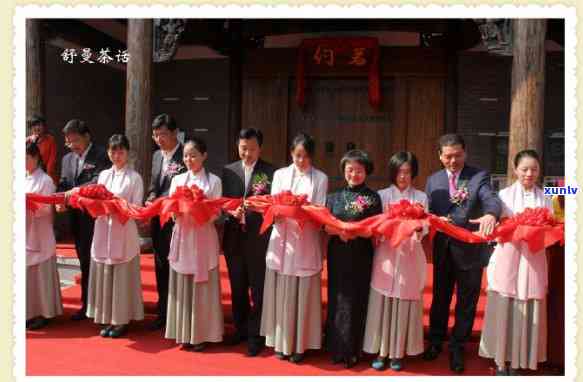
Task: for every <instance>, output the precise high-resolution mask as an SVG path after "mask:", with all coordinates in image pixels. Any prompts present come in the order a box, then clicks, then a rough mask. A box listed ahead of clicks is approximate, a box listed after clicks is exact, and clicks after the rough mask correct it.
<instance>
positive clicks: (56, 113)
mask: <svg viewBox="0 0 583 382" xmlns="http://www.w3.org/2000/svg"><path fill="white" fill-rule="evenodd" d="M545 24H546V25H543V27H544V29H541V30H540V31H538V32H537V33H539V34H541V33H542V40H541V44H542V45H541V46H542V48H541V49H543V50H544V52H545V54H544V55H542V58H543V60H542V61H543V66H542V67H541V68H539V69H538V70H539V71H540V74H541V75H542V76H543V78H542V82H541V81H540V79H539V80H538V81H539V89H538V90H537V91H538V93H540V97H541V101H542V99H544V102H541V104H540V105H541V108H540V110H537V111H536V114H537V115H539V114H540V116H542V118H543V120H542V122H541V123H539V124H540V126H539V127H537V129H539V130H540V131H538V130H535V131H538V132H537V133H536V134H538V135H540V138H537V139H538V142H539V143H537V144H535V147H536V145H539V144H540V145H541V148H543V146H544V157H545V161H544V162H545V175H546V176H561V175H562V174H563V158H564V155H563V154H564V148H563V147H564V145H563V137H564V112H563V110H564V95H563V94H564V68H563V62H564V55H563V33H564V32H563V31H564V25H563V21H562V20H549V21H548V22H546V23H545ZM28 28H29V29H28V32H29V36H27V41H28V42H29V48H28V57H29V58H31V59H32V58H34V56H35V55H37V56H38V57H37V58H36V59H35V60H31V61H29V63H30V62H32V63H33V64H31V65H29V67H28V72H29V77H28V78H30V79H31V80H30V81H29V85H28V86H29V89H30V90H31V91H30V92H29V93H28V94H29V95H30V97H29V102H28V111H29V113H32V111H33V110H35V111H37V112H40V113H42V114H44V115H45V116H46V118H47V121H48V125H49V128H50V130H52V131H53V133H54V134H55V135H56V136H57V137H59V135H60V134H59V132H60V130H61V128H62V127H63V126H64V124H65V122H66V121H67V120H69V119H71V118H81V119H83V120H85V121H87V122H88V123H89V126H90V127H91V128H92V130H93V132H94V135H95V139H96V140H97V141H99V142H105V140H106V139H107V138H108V137H109V136H110V135H111V134H113V133H115V132H126V133H127V134H128V135H129V136H130V138H131V140H132V143H133V146H134V148H136V149H137V157H136V159H138V161H137V164H138V166H140V167H141V168H142V169H143V170H144V171H146V170H147V169H148V168H149V155H150V153H151V149H152V142H151V138H150V129H149V126H150V121H151V118H152V116H153V115H155V114H157V113H161V112H166V113H170V114H172V115H173V116H175V117H176V119H177V121H178V125H179V128H180V129H181V131H182V132H183V133H184V134H185V135H186V136H187V137H188V136H192V135H199V136H202V137H204V138H205V139H206V140H207V141H208V143H209V146H210V156H209V158H210V160H209V166H210V168H211V169H213V170H215V171H218V170H219V169H220V167H221V166H222V165H223V164H224V163H226V162H227V161H229V160H231V159H234V157H235V150H234V144H233V142H234V137H235V134H236V131H237V130H238V129H240V128H241V127H256V128H259V129H261V130H262V131H263V132H264V134H265V145H264V157H265V158H266V159H267V160H270V161H272V162H274V163H275V164H277V165H284V164H285V163H287V162H288V161H289V158H288V154H287V146H288V142H289V140H290V138H291V137H292V136H293V135H294V134H295V133H297V132H298V131H305V132H308V133H310V134H312V135H313V136H314V137H315V138H316V140H317V143H318V147H317V154H316V162H317V165H318V166H319V167H321V168H322V169H324V170H325V171H326V172H327V173H328V174H329V175H330V176H331V177H332V179H333V181H334V184H339V181H340V174H339V170H338V161H339V159H340V157H341V156H342V154H343V153H344V152H345V151H346V150H347V149H349V148H362V149H365V150H367V151H368V152H370V154H371V155H372V157H373V159H374V161H375V163H376V164H377V169H378V170H377V171H376V172H375V174H374V176H373V177H372V179H371V183H372V185H373V186H376V187H381V186H383V185H384V184H385V183H386V177H387V175H386V171H384V169H385V167H386V162H387V159H388V158H389V156H390V155H391V153H393V152H395V151H397V150H403V149H406V150H412V151H414V152H415V153H416V154H417V155H418V157H419V159H420V162H421V173H420V176H419V178H418V181H417V183H418V185H422V184H424V181H425V177H426V176H427V174H429V173H430V172H432V171H434V170H435V169H437V168H438V167H439V162H438V161H437V154H436V147H435V142H436V139H437V137H439V136H440V135H441V134H443V133H445V132H458V133H460V134H462V135H463V136H464V137H465V138H466V140H467V143H468V154H469V161H470V162H471V163H473V164H475V165H479V166H482V167H484V168H487V169H489V170H491V171H492V173H494V174H498V175H501V176H504V175H506V172H507V159H508V143H509V135H510V119H511V118H510V115H511V92H512V73H513V67H512V61H513V60H512V52H513V51H516V50H517V48H518V47H517V46H516V43H514V44H513V41H512V33H511V32H512V25H511V20H477V19H465V20H437V19H435V20H432V19H420V20H414V19H407V20H397V19H389V20H330V19H327V20H249V19H246V20H234V19H229V20H197V19H188V20H186V19H177V20H130V21H129V22H128V20H125V19H124V20H114V19H108V20H99V19H85V20H79V19H78V20H75V19H67V20H54V19H51V20H34V21H30V22H29V26H28ZM539 29H540V27H539ZM514 37H515V41H516V36H514ZM529 38H530V37H529ZM520 44H521V42H519V43H518V45H520ZM84 50H85V51H84ZM102 50H108V51H109V56H110V60H109V61H106V62H103V60H101V61H98V60H99V59H100V57H101V55H100V51H102ZM87 51H90V52H91V54H92V56H91V57H90V60H92V61H93V62H94V63H92V64H90V63H87V62H84V63H82V61H83V60H84V59H83V54H84V53H87ZM124 52H127V53H128V54H129V62H128V63H125V62H123V59H122V60H120V59H119V58H120V56H118V57H116V55H119V54H120V53H124ZM67 53H73V54H76V56H67ZM148 57H152V59H151V60H149V59H148ZM101 58H102V57H101ZM300 64H301V65H302V66H303V68H302V70H301V72H300V71H299V65H300ZM371 66H373V69H371ZM373 72H374V73H373ZM299 77H301V80H302V81H301V82H303V84H304V86H303V89H304V92H303V97H302V100H303V102H301V100H299V97H298V91H299V87H298V78H299ZM375 86H376V88H375ZM374 89H376V90H374ZM535 90H536V89H535ZM374 91H377V92H378V94H377V95H376V101H375V100H374V99H373V98H375V97H374V96H373V94H372V93H371V92H374ZM531 94H532V93H531ZM375 102H376V104H375ZM543 105H544V106H543ZM532 132H533V130H532V129H531V130H530V133H529V134H533V133H532ZM543 137H544V139H543ZM59 141H61V142H62V139H60V140H59ZM543 142H544V145H543ZM61 144H62V143H61ZM145 173H147V171H146V172H145Z"/></svg>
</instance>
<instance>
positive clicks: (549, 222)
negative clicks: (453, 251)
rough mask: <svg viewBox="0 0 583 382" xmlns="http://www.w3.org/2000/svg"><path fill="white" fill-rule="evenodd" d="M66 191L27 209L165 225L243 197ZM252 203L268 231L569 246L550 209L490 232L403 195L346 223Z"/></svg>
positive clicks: (318, 209) (316, 212)
mask: <svg viewBox="0 0 583 382" xmlns="http://www.w3.org/2000/svg"><path fill="white" fill-rule="evenodd" d="M65 199H66V198H65V194H64V193H56V194H52V195H40V194H34V193H27V194H26V208H27V209H28V210H31V211H36V210H38V208H39V207H40V206H39V204H64V203H65V202H67V203H68V204H69V205H70V206H71V207H73V208H77V209H82V210H85V211H87V212H88V213H89V214H91V216H93V217H98V216H102V215H115V216H116V217H117V218H118V219H119V221H120V222H121V223H122V224H125V222H127V220H128V219H130V218H131V219H138V220H142V219H148V218H151V217H153V216H157V215H159V216H160V221H161V223H162V224H164V223H165V222H166V221H168V220H169V219H170V218H171V216H172V214H188V215H191V216H192V217H193V219H194V221H195V223H196V224H198V225H202V224H204V223H206V222H208V221H209V220H210V219H211V218H212V217H213V216H215V215H217V214H218V213H219V212H220V210H221V209H223V210H228V211H232V210H235V209H237V208H238V207H239V206H240V205H241V203H242V199H232V198H219V199H212V200H209V199H206V197H205V196H204V193H203V191H202V190H201V189H200V188H198V187H197V186H191V187H185V186H180V187H177V189H176V191H175V192H174V194H172V195H171V196H167V197H161V198H158V199H157V200H156V201H154V203H152V204H150V205H149V206H147V207H139V206H134V205H131V204H129V203H127V201H125V200H124V199H121V198H118V197H116V196H114V195H113V194H112V193H110V192H109V191H108V190H107V189H106V188H105V186H104V185H101V184H96V185H95V184H94V185H88V186H82V187H80V188H78V189H77V191H76V192H73V194H72V195H71V197H70V198H69V199H68V200H67V201H66V200H65ZM247 202H248V204H249V205H250V208H252V209H254V210H255V211H257V212H259V213H261V214H262V215H263V224H262V225H261V229H260V233H264V232H265V231H266V230H267V229H268V228H269V227H270V226H271V225H272V224H273V222H274V220H275V218H277V217H284V218H291V219H294V220H296V221H297V222H298V224H299V225H300V227H303V226H304V225H305V223H306V222H307V221H311V222H312V223H313V224H315V225H316V226H317V227H319V226H322V225H328V226H331V227H334V228H336V229H337V230H339V231H345V232H347V233H349V234H351V235H356V236H370V235H371V234H372V235H376V236H385V237H386V238H389V243H390V245H391V246H393V247H396V246H398V245H399V244H400V243H401V242H402V241H403V240H405V239H407V238H409V237H410V236H411V235H412V234H413V233H414V232H415V231H418V230H419V229H420V228H422V227H423V225H425V224H429V226H430V235H429V237H430V240H432V239H433V236H434V235H435V233H436V232H437V231H440V232H443V233H444V234H446V235H448V236H450V237H453V238H455V239H457V240H459V241H462V242H465V243H472V244H478V243H485V242H488V241H492V240H497V241H499V242H501V243H507V242H514V243H518V242H522V241H523V242H526V243H527V245H528V247H529V249H530V251H531V252H533V253H536V252H538V251H540V250H542V249H544V248H547V247H550V246H551V245H553V244H555V243H557V242H559V243H560V244H561V245H564V240H565V225H564V223H561V222H559V221H557V220H556V219H554V217H553V216H552V214H551V213H550V211H549V210H547V209H546V208H535V209H530V208H527V209H525V210H524V211H523V212H522V213H519V214H516V215H515V216H513V217H512V218H508V219H504V220H502V221H501V223H500V224H499V225H498V226H497V227H496V229H495V230H494V232H493V233H492V234H491V235H490V236H488V237H482V236H479V235H476V234H474V233H472V232H470V231H468V230H467V229H465V228H462V227H458V226H456V225H454V224H451V223H449V222H447V221H445V220H443V219H441V218H440V217H438V216H435V215H432V214H428V213H426V212H425V211H424V209H423V207H422V206H421V205H420V204H412V203H410V202H409V201H407V200H402V201H400V202H399V203H395V204H393V205H391V206H390V207H389V209H388V210H387V211H386V212H384V213H382V214H379V215H376V216H372V217H369V218H367V219H364V220H361V221H359V222H343V221H341V220H339V219H338V218H336V217H334V216H333V215H332V213H331V212H330V211H329V210H328V209H327V208H326V207H324V206H316V205H312V204H310V203H308V202H307V196H306V195H293V194H292V193H291V192H290V191H284V192H282V193H280V194H277V195H258V196H251V197H249V198H248V199H247Z"/></svg>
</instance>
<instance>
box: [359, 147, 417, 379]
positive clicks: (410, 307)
mask: <svg viewBox="0 0 583 382" xmlns="http://www.w3.org/2000/svg"><path fill="white" fill-rule="evenodd" d="M417 171H418V164H417V158H416V157H415V155H414V154H413V153H411V152H409V151H401V152H398V153H396V154H394V155H393V156H392V157H391V159H390V160H389V180H390V187H388V188H385V189H383V190H380V191H379V194H380V196H381V200H382V203H383V209H384V210H385V211H386V210H388V208H389V206H390V205H391V204H395V203H398V202H399V201H401V200H407V201H409V202H411V203H420V204H421V205H423V207H424V208H425V210H427V196H426V195H425V193H424V192H422V191H419V190H416V189H415V188H413V186H412V182H413V179H414V178H415V177H416V176H417ZM427 232H428V227H427V226H424V227H423V229H422V230H421V231H420V232H415V233H414V234H413V235H412V236H411V237H410V238H408V239H405V240H404V241H403V242H402V243H401V244H399V246H398V247H396V248H393V247H391V246H390V245H389V241H388V239H390V238H385V237H381V238H380V244H379V245H378V247H377V248H376V250H375V256H374V263H373V270H372V279H371V285H370V286H371V289H370V295H369V300H368V312H367V316H366V330H365V336H364V348H363V350H364V351H365V352H367V353H371V354H377V358H376V359H375V360H374V361H373V362H372V367H373V368H374V369H376V370H379V371H380V370H383V369H384V368H385V367H386V363H387V359H390V367H391V369H392V370H395V371H399V370H401V369H402V367H403V362H402V360H403V357H404V356H405V354H407V355H417V354H421V353H422V352H423V301H422V299H421V295H422V291H423V288H424V287H425V268H426V267H427V261H426V259H425V253H424V252H423V247H422V246H421V238H422V237H423V236H424V235H425V234H426V233H427Z"/></svg>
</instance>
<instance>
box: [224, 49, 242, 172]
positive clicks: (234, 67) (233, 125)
mask: <svg viewBox="0 0 583 382" xmlns="http://www.w3.org/2000/svg"><path fill="white" fill-rule="evenodd" d="M242 76H243V48H239V47H236V48H233V51H232V52H231V55H230V57H229V128H228V137H227V147H228V159H229V160H230V161H231V160H237V159H238V158H239V157H238V155H237V148H236V147H235V143H234V142H235V137H236V136H237V134H239V130H241V128H242V126H241V105H242V103H243V97H242V96H243V90H242V88H243V78H242Z"/></svg>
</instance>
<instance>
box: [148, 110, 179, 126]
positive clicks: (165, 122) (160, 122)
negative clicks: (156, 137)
mask: <svg viewBox="0 0 583 382" xmlns="http://www.w3.org/2000/svg"><path fill="white" fill-rule="evenodd" d="M163 126H166V128H168V130H176V120H175V119H174V118H173V117H172V116H171V115H168V114H166V113H162V114H160V115H158V116H156V118H154V120H153V121H152V129H153V130H157V129H161V128H162V127H163Z"/></svg>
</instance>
